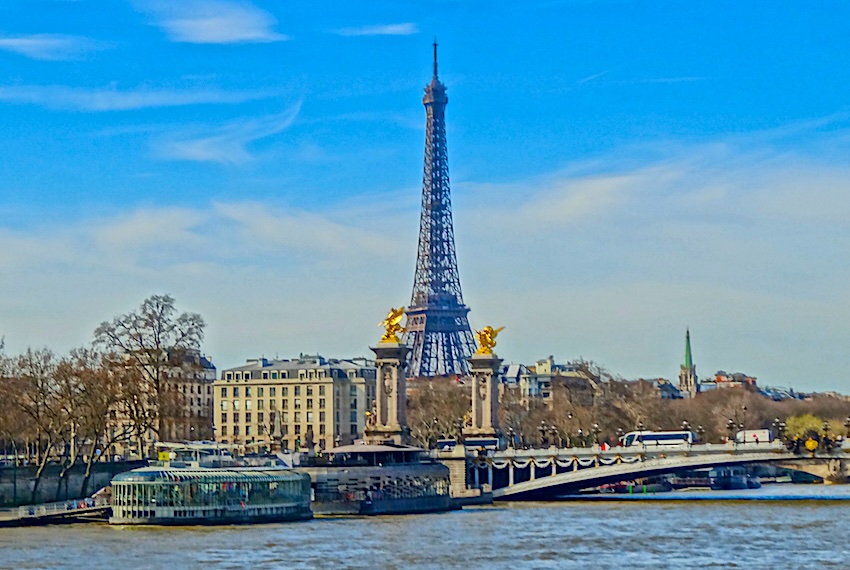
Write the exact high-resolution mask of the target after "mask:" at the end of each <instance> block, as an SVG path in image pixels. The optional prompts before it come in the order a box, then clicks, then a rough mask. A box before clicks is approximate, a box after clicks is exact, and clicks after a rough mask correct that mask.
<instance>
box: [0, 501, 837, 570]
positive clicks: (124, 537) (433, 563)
mask: <svg viewBox="0 0 850 570" xmlns="http://www.w3.org/2000/svg"><path fill="white" fill-rule="evenodd" d="M735 494H736V495H738V496H741V497H746V498H748V499H753V498H764V499H769V498H774V499H780V500H734V499H732V498H728V499H724V500H717V499H721V498H723V497H724V494H721V493H708V492H699V493H697V492H684V493H683V492H679V493H665V494H659V495H657V497H656V498H657V499H658V500H644V499H642V498H638V499H633V500H626V501H609V500H597V501H562V502H553V503H503V504H497V505H495V506H492V507H477V508H469V509H464V510H463V511H458V512H452V513H442V514H431V515H409V516H393V517H375V518H347V519H316V520H313V521H310V522H302V523H289V524H274V525H256V526H228V527H182V528H181V527H177V528H154V527H148V528H128V527H110V526H108V525H106V524H76V525H63V526H52V527H37V528H20V529H0V567H2V568H66V567H67V568H91V569H94V568H117V569H120V570H129V569H134V568H169V569H175V568H335V569H342V568H372V569H383V568H516V569H519V568H618V569H630V568H675V569H679V568H747V569H758V568H765V569H768V568H769V569H779V568H850V546H848V540H850V533H848V524H849V523H850V486H798V485H766V486H765V487H763V488H762V489H760V490H757V491H743V492H737V493H735ZM726 496H729V494H728V493H727V494H726ZM791 496H804V497H808V498H809V500H806V501H799V500H781V499H782V498H783V497H784V498H788V497H791ZM650 498H651V497H650ZM671 498H676V499H679V498H683V499H685V500H669V499H671ZM701 499H709V500H701ZM835 499H839V500H835ZM840 499H843V500H840Z"/></svg>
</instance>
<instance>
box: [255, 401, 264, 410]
mask: <svg viewBox="0 0 850 570" xmlns="http://www.w3.org/2000/svg"><path fill="white" fill-rule="evenodd" d="M264 404H265V400H257V409H258V410H262V409H263V405H264Z"/></svg>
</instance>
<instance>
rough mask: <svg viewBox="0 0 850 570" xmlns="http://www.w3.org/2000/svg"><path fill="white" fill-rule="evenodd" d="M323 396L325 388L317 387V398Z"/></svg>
mask: <svg viewBox="0 0 850 570" xmlns="http://www.w3.org/2000/svg"><path fill="white" fill-rule="evenodd" d="M324 395H325V387H324V386H319V396H324Z"/></svg>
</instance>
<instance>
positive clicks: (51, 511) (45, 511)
mask: <svg viewBox="0 0 850 570" xmlns="http://www.w3.org/2000/svg"><path fill="white" fill-rule="evenodd" d="M109 505H110V502H109V499H107V498H104V497H98V498H96V499H93V498H91V497H89V498H86V499H71V500H67V501H57V502H55V503H41V504H38V505H24V506H22V507H18V518H21V519H25V518H40V517H48V516H56V515H63V514H71V513H75V512H84V511H88V510H92V509H100V508H103V507H108V506H109Z"/></svg>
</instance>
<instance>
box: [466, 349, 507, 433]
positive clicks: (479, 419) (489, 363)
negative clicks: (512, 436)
mask: <svg viewBox="0 0 850 570" xmlns="http://www.w3.org/2000/svg"><path fill="white" fill-rule="evenodd" d="M468 361H469V366H470V374H471V375H472V425H470V426H466V427H465V428H464V430H463V435H464V437H497V435H498V433H499V366H500V365H501V364H502V359H501V358H499V357H497V356H496V355H495V354H473V355H472V356H471V357H469V359H468Z"/></svg>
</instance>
